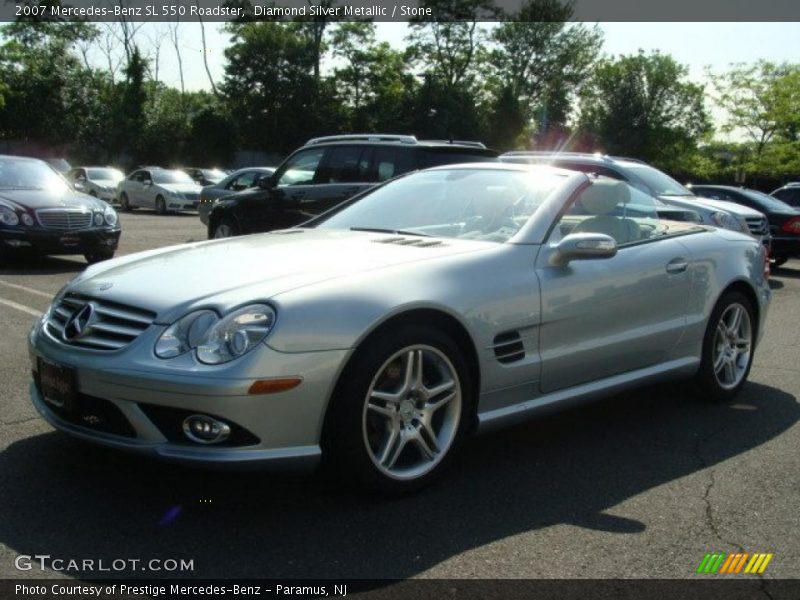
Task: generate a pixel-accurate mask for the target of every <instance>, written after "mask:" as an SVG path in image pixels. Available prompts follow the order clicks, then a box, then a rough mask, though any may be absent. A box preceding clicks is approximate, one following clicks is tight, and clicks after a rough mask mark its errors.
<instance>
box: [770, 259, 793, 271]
mask: <svg viewBox="0 0 800 600" xmlns="http://www.w3.org/2000/svg"><path fill="white" fill-rule="evenodd" d="M788 260H789V257H788V256H776V257H775V258H773V259H772V266H773V267H774V268H776V269H780V268H781V267H782V266H783V265H785V264H786V262H787V261H788Z"/></svg>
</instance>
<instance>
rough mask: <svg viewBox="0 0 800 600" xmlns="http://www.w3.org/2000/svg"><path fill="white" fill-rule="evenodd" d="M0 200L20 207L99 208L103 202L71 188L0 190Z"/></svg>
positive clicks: (35, 208) (101, 207)
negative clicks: (57, 189) (63, 189)
mask: <svg viewBox="0 0 800 600" xmlns="http://www.w3.org/2000/svg"><path fill="white" fill-rule="evenodd" d="M0 201H5V202H6V203H8V204H15V205H17V206H18V207H20V208H27V209H32V210H37V209H39V208H89V209H96V210H100V209H103V208H104V207H105V203H103V202H101V201H100V200H97V199H95V198H92V197H91V196H89V195H88V194H82V193H80V192H76V191H73V190H65V191H61V192H58V191H52V190H0Z"/></svg>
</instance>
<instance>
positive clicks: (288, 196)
mask: <svg viewBox="0 0 800 600" xmlns="http://www.w3.org/2000/svg"><path fill="white" fill-rule="evenodd" d="M327 151H328V150H327V149H326V148H319V147H317V148H304V149H302V150H299V151H297V152H295V153H294V154H293V155H292V156H290V157H289V158H288V159H287V160H286V161H285V162H284V164H283V165H281V166H280V167H279V168H278V170H277V171H276V173H275V177H274V181H275V184H276V185H275V187H274V188H272V189H271V190H269V192H268V193H266V194H253V195H252V198H248V200H247V201H246V202H243V203H242V206H241V208H240V213H239V214H240V220H241V219H246V220H247V221H248V222H249V223H248V225H249V226H248V227H247V229H248V230H250V231H270V230H273V229H283V228H286V227H292V226H294V225H298V224H299V223H302V222H303V221H307V220H308V219H310V218H311V216H313V214H312V213H311V212H310V211H308V212H309V214H308V215H306V214H305V211H306V209H307V208H310V207H312V206H313V205H314V204H315V203H316V201H317V195H318V194H320V193H322V192H321V191H320V189H319V187H318V184H319V174H320V167H321V166H322V164H323V159H324V158H325V155H326V153H327ZM243 213H244V214H243ZM242 214H243V216H242Z"/></svg>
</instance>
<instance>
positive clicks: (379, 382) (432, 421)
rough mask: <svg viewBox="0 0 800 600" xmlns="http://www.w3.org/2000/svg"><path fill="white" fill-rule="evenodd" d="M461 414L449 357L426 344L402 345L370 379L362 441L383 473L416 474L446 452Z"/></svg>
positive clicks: (428, 468)
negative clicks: (404, 346)
mask: <svg viewBox="0 0 800 600" xmlns="http://www.w3.org/2000/svg"><path fill="white" fill-rule="evenodd" d="M460 416H461V385H460V383H459V380H458V375H457V373H456V370H455V368H454V367H453V365H452V364H451V362H450V360H448V358H447V357H446V356H445V355H444V354H443V353H442V352H441V351H440V350H437V349H436V348H433V347H431V346H424V345H415V346H410V347H406V348H403V349H402V350H400V351H398V352H397V353H395V354H394V355H393V356H392V357H390V358H389V359H388V360H387V361H386V362H385V363H384V364H383V365H382V366H381V368H380V369H379V371H378V373H377V374H376V375H375V377H374V379H373V380H372V385H370V388H369V390H368V392H367V397H366V400H365V403H364V415H363V435H364V443H365V444H366V447H367V451H368V453H369V455H370V458H371V459H372V461H373V463H374V464H375V466H376V467H377V468H378V469H379V470H380V471H381V472H382V473H383V474H384V475H386V476H388V477H391V478H394V479H413V478H417V477H420V476H423V475H425V474H426V473H428V472H430V471H431V470H432V469H433V468H435V467H436V465H437V464H438V463H439V461H440V460H441V459H442V458H443V457H444V456H445V454H446V453H447V451H448V449H449V448H450V445H451V444H452V443H453V440H454V439H455V436H456V433H457V430H458V423H459V419H460Z"/></svg>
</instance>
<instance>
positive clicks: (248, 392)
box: [29, 164, 770, 493]
mask: <svg viewBox="0 0 800 600" xmlns="http://www.w3.org/2000/svg"><path fill="white" fill-rule="evenodd" d="M769 299H770V291H769V286H768V281H767V272H766V257H765V253H764V250H763V249H762V247H761V245H760V244H759V243H758V242H757V241H756V240H754V239H753V238H751V237H749V236H746V235H743V234H739V233H735V232H732V231H727V230H723V229H716V228H713V227H709V226H703V225H698V224H696V223H687V222H680V223H679V222H671V221H665V220H660V219H659V218H658V215H657V207H656V206H655V203H654V201H653V200H652V198H650V197H649V196H647V195H646V194H644V193H643V192H641V191H639V190H636V189H634V188H632V187H629V186H628V185H627V184H625V183H623V182H620V181H615V180H612V179H607V178H603V177H594V176H592V175H586V174H583V173H576V172H571V171H565V170H559V169H555V168H552V167H526V166H517V165H509V164H480V165H477V164H474V165H457V166H445V167H439V168H434V169H430V170H426V171H419V172H416V173H412V174H408V175H405V176H402V177H399V178H397V179H395V180H392V181H390V182H388V183H386V184H384V185H382V186H380V187H378V188H375V189H373V190H371V191H369V192H367V193H365V194H363V195H361V196H360V197H356V198H354V199H352V200H351V201H348V202H346V203H345V204H344V205H340V206H339V207H336V208H335V209H333V210H332V211H330V212H328V213H326V214H324V215H322V216H321V217H318V218H317V219H315V220H313V221H311V222H309V223H307V224H306V225H305V226H303V227H299V228H293V229H288V230H283V231H276V232H272V233H265V234H257V235H252V236H244V237H240V238H231V239H221V240H213V241H208V242H201V243H191V244H185V245H181V246H175V247H171V248H163V249H158V250H154V251H149V252H144V253H140V254H133V255H130V256H126V257H123V258H118V259H115V260H112V261H109V262H107V263H102V264H98V265H94V266H91V267H89V268H88V269H87V270H86V271H85V272H84V273H83V274H81V275H79V276H78V277H76V278H75V279H74V280H73V281H72V282H70V283H69V284H68V285H67V286H66V287H65V288H64V289H63V290H61V292H59V294H58V295H57V296H56V298H55V299H54V301H53V304H52V306H51V307H50V309H49V310H48V311H47V312H46V314H45V315H43V316H42V318H41V319H40V320H39V321H38V322H37V323H36V324H35V326H34V327H33V330H32V331H31V333H30V340H29V341H30V355H31V359H32V362H33V371H34V382H33V384H32V385H31V396H32V400H33V403H34V404H35V405H36V407H37V409H38V410H39V411H40V412H41V414H42V415H43V416H44V417H45V418H46V419H47V420H48V421H49V422H50V423H51V424H52V425H53V426H55V427H56V428H58V429H61V430H63V431H66V432H68V433H70V434H73V435H75V436H78V437H81V438H84V439H87V440H91V441H94V442H97V443H100V444H104V445H106V446H110V447H114V448H120V449H125V450H134V451H140V452H143V453H148V454H152V455H156V456H160V457H163V458H168V459H174V460H184V461H190V462H195V463H217V464H220V463H224V464H239V465H241V464H246V463H259V464H264V465H266V464H271V465H276V466H277V465H281V466H287V465H289V466H294V467H300V466H313V465H315V464H317V463H318V462H320V459H322V462H323V463H324V464H325V463H327V464H329V465H330V466H332V467H334V468H336V469H337V470H340V471H341V472H342V473H343V474H345V475H348V476H351V477H353V478H354V479H355V480H356V481H358V482H360V483H362V484H366V485H367V486H369V487H372V488H377V489H378V490H380V491H383V492H386V493H393V492H403V491H408V490H411V489H415V488H418V487H420V486H422V485H424V484H426V483H428V482H430V481H431V480H432V479H434V478H436V477H437V476H438V475H439V474H440V473H441V472H442V470H443V469H444V467H445V466H446V465H447V463H448V462H450V460H451V459H452V457H453V455H454V454H455V453H456V451H457V449H458V447H459V445H460V444H462V442H463V441H464V439H465V438H467V437H468V435H469V434H470V433H471V432H473V431H475V430H476V429H485V428H489V427H492V426H496V425H500V424H507V423H512V422H516V421H518V420H520V419H522V418H524V417H527V416H530V415H533V414H535V413H537V412H539V411H541V410H543V409H546V408H550V407H555V406H565V405H570V404H572V403H574V402H576V401H579V400H584V399H587V398H590V397H594V396H599V395H608V394H611V393H614V392H617V391H619V390H621V389H623V388H627V387H631V386H636V385H640V384H643V383H646V382H653V381H656V380H659V379H664V378H675V377H678V376H683V377H687V378H692V377H693V378H694V382H695V385H696V388H697V389H698V390H699V391H700V392H701V393H702V394H703V395H705V396H707V397H709V398H714V399H726V398H728V397H731V396H733V395H734V394H735V393H736V392H738V391H739V389H740V388H741V387H742V385H743V384H744V383H745V380H746V378H747V376H748V372H749V369H750V365H751V363H752V360H753V353H754V350H755V346H756V343H757V341H758V339H759V338H760V336H761V334H762V331H763V324H764V319H765V313H766V311H767V306H768V303H769Z"/></svg>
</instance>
